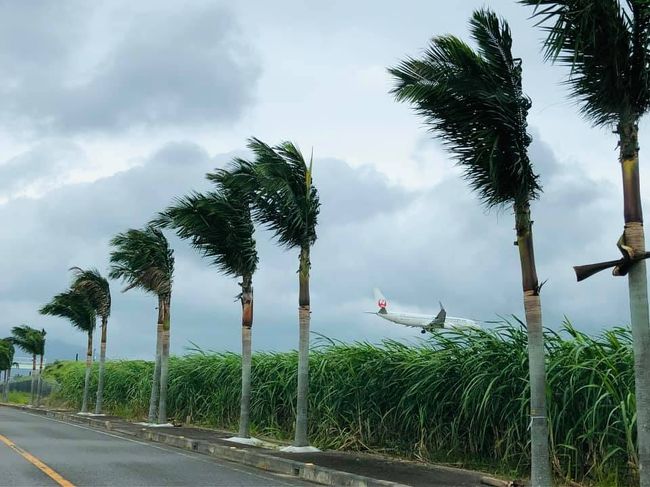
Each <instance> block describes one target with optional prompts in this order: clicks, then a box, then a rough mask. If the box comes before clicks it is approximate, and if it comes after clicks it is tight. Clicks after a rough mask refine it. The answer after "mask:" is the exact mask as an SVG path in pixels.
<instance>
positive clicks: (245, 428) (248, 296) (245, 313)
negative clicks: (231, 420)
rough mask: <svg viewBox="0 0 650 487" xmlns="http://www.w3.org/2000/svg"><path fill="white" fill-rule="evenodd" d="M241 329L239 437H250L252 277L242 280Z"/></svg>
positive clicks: (245, 277)
mask: <svg viewBox="0 0 650 487" xmlns="http://www.w3.org/2000/svg"><path fill="white" fill-rule="evenodd" d="M242 281H243V282H242V293H241V306H242V320H241V321H242V322H241V324H242V329H241V345H242V353H241V403H240V413H239V437H240V438H248V437H250V404H251V362H252V354H251V332H252V327H253V285H252V276H244V277H243V279H242Z"/></svg>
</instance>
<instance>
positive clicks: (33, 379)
mask: <svg viewBox="0 0 650 487" xmlns="http://www.w3.org/2000/svg"><path fill="white" fill-rule="evenodd" d="M35 393H36V354H35V353H34V354H32V383H31V388H30V398H29V405H30V406H33V405H34V403H35V401H34V394H35Z"/></svg>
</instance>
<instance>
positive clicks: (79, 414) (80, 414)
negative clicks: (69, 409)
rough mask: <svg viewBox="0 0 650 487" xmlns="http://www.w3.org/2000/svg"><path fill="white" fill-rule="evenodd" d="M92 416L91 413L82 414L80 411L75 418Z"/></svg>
mask: <svg viewBox="0 0 650 487" xmlns="http://www.w3.org/2000/svg"><path fill="white" fill-rule="evenodd" d="M92 415H93V413H82V412H81V411H79V412H78V413H77V416H92Z"/></svg>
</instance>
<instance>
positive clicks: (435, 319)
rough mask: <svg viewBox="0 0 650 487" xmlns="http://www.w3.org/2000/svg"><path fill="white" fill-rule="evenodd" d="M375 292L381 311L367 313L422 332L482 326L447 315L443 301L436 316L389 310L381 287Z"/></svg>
mask: <svg viewBox="0 0 650 487" xmlns="http://www.w3.org/2000/svg"><path fill="white" fill-rule="evenodd" d="M374 293H375V299H376V300H377V306H379V311H366V313H369V314H373V315H377V316H379V317H380V318H383V319H385V320H388V321H392V322H393V323H397V324H399V325H404V326H410V327H413V328H422V330H421V332H420V333H426V332H427V331H428V332H431V331H433V330H440V329H451V328H480V326H479V325H478V324H477V323H476V322H475V321H473V320H468V319H466V318H454V317H452V316H447V312H446V311H445V307H444V306H443V305H442V303H440V312H438V314H437V315H436V316H432V315H423V314H417V313H403V312H399V313H394V312H389V311H388V309H387V308H388V301H387V300H386V298H385V297H384V295H383V294H382V292H381V291H380V290H379V289H377V288H375V289H374Z"/></svg>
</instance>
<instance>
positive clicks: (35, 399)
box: [0, 325, 47, 406]
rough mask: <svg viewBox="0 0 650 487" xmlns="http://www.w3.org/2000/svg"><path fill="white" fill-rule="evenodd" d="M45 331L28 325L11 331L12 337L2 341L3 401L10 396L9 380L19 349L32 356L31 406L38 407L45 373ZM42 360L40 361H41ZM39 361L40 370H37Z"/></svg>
mask: <svg viewBox="0 0 650 487" xmlns="http://www.w3.org/2000/svg"><path fill="white" fill-rule="evenodd" d="M46 334H47V333H46V332H45V330H44V329H42V330H37V329H36V328H32V327H30V326H27V325H20V326H15V327H13V328H12V329H11V336H9V337H7V338H4V339H2V340H0V371H3V372H4V387H3V400H4V401H6V400H7V396H8V394H9V379H10V377H11V369H12V367H13V366H14V365H15V364H14V353H15V348H16V347H18V348H20V349H21V350H22V351H24V352H25V353H28V354H30V355H31V356H32V373H31V386H30V399H29V404H30V405H33V406H38V405H39V403H40V400H41V388H42V380H41V373H42V372H43V359H44V357H45V335H46ZM39 359H40V360H39ZM37 360H38V363H39V365H38V368H37V365H36V364H37Z"/></svg>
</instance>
